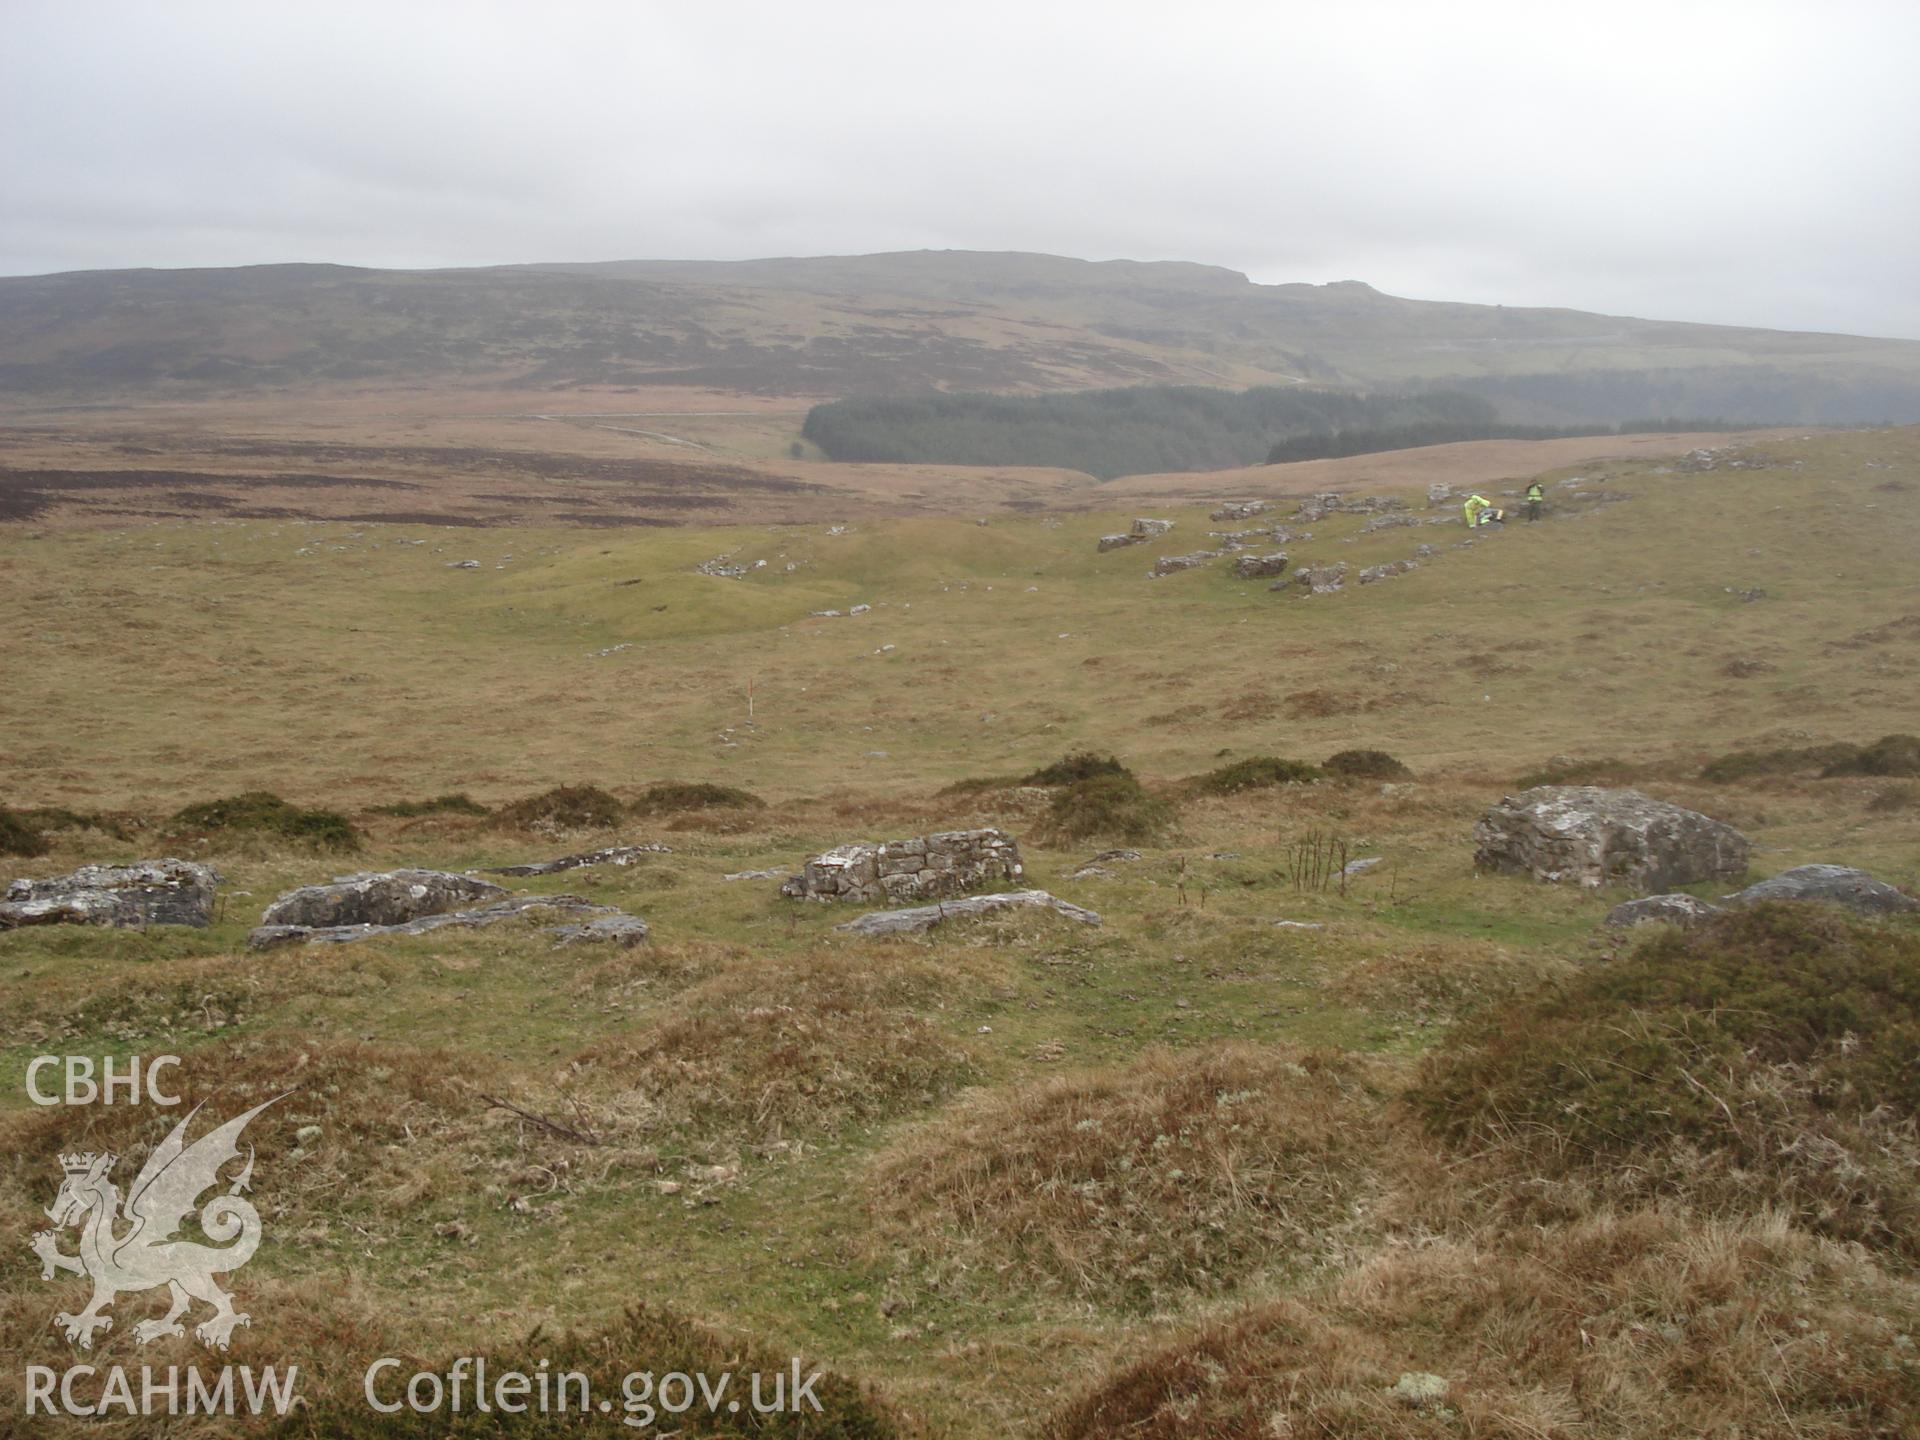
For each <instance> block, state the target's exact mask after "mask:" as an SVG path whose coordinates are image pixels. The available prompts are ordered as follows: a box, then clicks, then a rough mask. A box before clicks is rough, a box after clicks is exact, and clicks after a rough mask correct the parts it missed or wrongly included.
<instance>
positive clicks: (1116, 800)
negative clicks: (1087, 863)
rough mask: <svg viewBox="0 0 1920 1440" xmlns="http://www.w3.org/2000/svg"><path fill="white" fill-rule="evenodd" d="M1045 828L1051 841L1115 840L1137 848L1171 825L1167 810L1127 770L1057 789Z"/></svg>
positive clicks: (1158, 798) (1170, 816) (1049, 807)
mask: <svg viewBox="0 0 1920 1440" xmlns="http://www.w3.org/2000/svg"><path fill="white" fill-rule="evenodd" d="M1045 823H1046V829H1047V830H1048V832H1049V833H1050V834H1051V835H1052V836H1053V837H1054V838H1055V839H1057V840H1061V841H1069V842H1070V841H1079V840H1117V841H1122V842H1124V843H1127V844H1133V845H1141V844H1145V843H1147V842H1149V841H1152V840H1156V839H1158V838H1159V837H1160V836H1161V835H1163V834H1164V833H1165V832H1166V831H1167V829H1168V828H1169V827H1170V826H1171V825H1172V824H1173V807H1172V806H1171V805H1169V804H1168V803H1167V802H1166V801H1165V800H1162V799H1161V798H1160V797H1159V796H1157V795H1154V794H1151V793H1149V792H1148V790H1147V789H1146V787H1145V786H1143V785H1142V784H1141V783H1140V782H1139V780H1137V779H1136V778H1135V777H1134V776H1133V774H1132V773H1131V772H1130V771H1125V770H1122V771H1121V772H1120V773H1118V774H1112V773H1105V774H1096V775H1090V776H1088V777H1087V778H1086V779H1084V780H1076V781H1074V782H1073V783H1072V784H1070V785H1063V786H1061V787H1060V788H1059V789H1058V790H1056V791H1055V792H1054V796H1053V800H1052V802H1051V803H1050V804H1049V805H1048V806H1047V815H1046V822H1045Z"/></svg>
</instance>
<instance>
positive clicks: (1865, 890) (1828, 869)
mask: <svg viewBox="0 0 1920 1440" xmlns="http://www.w3.org/2000/svg"><path fill="white" fill-rule="evenodd" d="M1762 900H1824V901H1825V902H1826V903H1827V904H1829V905H1842V906H1845V907H1846V908H1847V909H1849V910H1857V911H1859V912H1860V913H1861V914H1863V915H1910V914H1913V913H1914V912H1915V911H1920V900H1915V899H1914V898H1913V897H1912V896H1911V895H1905V894H1902V893H1901V892H1900V891H1898V890H1896V889H1894V888H1893V886H1891V885H1889V884H1887V883H1886V882H1885V881H1883V880H1876V879H1874V878H1873V876H1871V875H1869V874H1867V872H1866V871H1864V870H1855V869H1852V868H1851V867H1849V866H1846V865H1796V866H1795V867H1794V868H1793V869H1791V870H1783V871H1782V872H1781V873H1780V874H1778V875H1775V876H1774V877H1773V878H1772V879H1770V880H1762V881H1761V882H1760V883H1759V884H1758V885H1749V886H1748V887H1747V888H1746V889H1744V890H1742V891H1740V892H1739V893H1738V894H1737V895H1729V896H1727V904H1729V905H1753V904H1757V903H1758V902H1760V901H1762Z"/></svg>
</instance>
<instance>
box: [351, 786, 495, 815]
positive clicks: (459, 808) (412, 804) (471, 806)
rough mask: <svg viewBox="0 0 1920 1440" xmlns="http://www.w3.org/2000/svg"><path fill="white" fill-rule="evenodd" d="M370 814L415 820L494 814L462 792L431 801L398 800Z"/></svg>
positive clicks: (379, 807)
mask: <svg viewBox="0 0 1920 1440" xmlns="http://www.w3.org/2000/svg"><path fill="white" fill-rule="evenodd" d="M369 813H371V814H374V815H391V816H393V817H394V818H396V819H400V820H413V819H417V818H419V817H420V816H422V815H489V814H491V813H492V812H491V811H490V810H488V809H487V807H486V806H484V805H482V804H481V803H480V802H479V801H477V800H474V799H472V798H471V797H469V796H468V794H467V792H466V791H464V790H462V791H460V792H459V793H457V794H454V795H436V796H434V797H433V798H432V799H431V800H397V801H395V802H394V803H393V804H391V805H375V806H374V807H373V808H372V810H371V811H370V812H369Z"/></svg>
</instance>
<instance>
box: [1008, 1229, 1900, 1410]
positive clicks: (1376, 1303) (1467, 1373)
mask: <svg viewBox="0 0 1920 1440" xmlns="http://www.w3.org/2000/svg"><path fill="white" fill-rule="evenodd" d="M1917 1315H1920V1285H1916V1284H1915V1282H1913V1281H1912V1280H1911V1279H1909V1278H1895V1277H1892V1276H1889V1275H1888V1274H1886V1273H1885V1272H1883V1271H1881V1270H1880V1269H1878V1268H1877V1267H1876V1266H1875V1265H1874V1264H1873V1262H1872V1261H1871V1260H1869V1259H1868V1258H1866V1257H1865V1256H1864V1255H1862V1254H1860V1253H1859V1252H1858V1251H1855V1250H1850V1249H1848V1248H1845V1247H1842V1246H1838V1245H1835V1244H1832V1243H1830V1242H1826V1241H1822V1240H1819V1239H1816V1238H1814V1237H1812V1236H1810V1235H1808V1234H1806V1233H1805V1232H1804V1231H1800V1230H1796V1229H1794V1228H1793V1227H1792V1226H1791V1225H1789V1224H1788V1223H1787V1222H1786V1221H1785V1220H1784V1219H1782V1218H1781V1217H1779V1216H1777V1215H1771V1216H1760V1217H1753V1218H1747V1219H1741V1220H1734V1221H1712V1220H1703V1219H1699V1218H1696V1217H1692V1216H1688V1215H1686V1214H1684V1213H1677V1212H1670V1211H1638V1212H1634V1213H1629V1214H1626V1215H1622V1216H1613V1215H1608V1214H1597V1215H1593V1216H1591V1217H1589V1218H1587V1219H1584V1220H1582V1221H1580V1222H1579V1223H1577V1224H1574V1225H1570V1226H1566V1227H1556V1228H1552V1229H1547V1230H1540V1231H1536V1230H1533V1229H1531V1228H1522V1229H1520V1230H1517V1231H1513V1232H1508V1233H1501V1234H1490V1235H1483V1236H1481V1237H1479V1238H1478V1239H1477V1240H1475V1241H1472V1242H1469V1241H1465V1240H1453V1241H1436V1242H1433V1243H1430V1244H1427V1245H1424V1246H1421V1247H1418V1248H1405V1249H1401V1248H1396V1249H1390V1250H1386V1251H1384V1252H1382V1253H1380V1254H1378V1255H1376V1256H1375V1257H1373V1258H1372V1259H1369V1260H1367V1261H1365V1262H1363V1263H1361V1264H1359V1265H1356V1266H1354V1267H1353V1268H1352V1269H1350V1270H1347V1271H1345V1272H1343V1273H1341V1274H1340V1275H1338V1276H1336V1277H1334V1278H1332V1279H1330V1280H1328V1281H1326V1282H1325V1283H1323V1284H1321V1285H1320V1286H1318V1287H1316V1288H1315V1289H1314V1290H1312V1291H1310V1292H1308V1293H1307V1294H1306V1295H1305V1296H1303V1297H1302V1298H1299V1299H1288V1300H1282V1301H1280V1302H1278V1303H1274V1304H1267V1305H1261V1306H1258V1307H1256V1308H1253V1309H1249V1310H1246V1311H1243V1312H1242V1313H1240V1314H1239V1315H1237V1316H1234V1317H1232V1318H1229V1319H1227V1320H1223V1321H1220V1322H1218V1323H1216V1324H1212V1325H1208V1326H1206V1327H1204V1328H1202V1329H1200V1330H1198V1331H1196V1332H1195V1333H1193V1334H1192V1335H1190V1336H1189V1337H1188V1338H1186V1339H1184V1340H1181V1341H1179V1342H1176V1343H1175V1344H1173V1345H1171V1346H1169V1347H1167V1348H1166V1349H1164V1350H1162V1351H1160V1352H1159V1353H1157V1354H1154V1355H1150V1356H1148V1357H1147V1358H1145V1359H1143V1360H1140V1361H1138V1362H1136V1363H1134V1364H1131V1365H1128V1366H1126V1367H1124V1368H1122V1369H1121V1370H1119V1371H1118V1372H1117V1373H1116V1374H1115V1375H1114V1376H1113V1377H1112V1378H1111V1379H1109V1380H1107V1381H1106V1382H1105V1383H1104V1384H1102V1385H1100V1386H1099V1387H1097V1388H1096V1389H1094V1390H1092V1391H1091V1392H1090V1393H1089V1394H1087V1395H1086V1396H1084V1397H1083V1398H1081V1399H1080V1400H1078V1401H1076V1402H1074V1403H1072V1404H1070V1405H1068V1406H1066V1407H1065V1408H1064V1409H1062V1410H1061V1411H1060V1412H1059V1413H1057V1414H1056V1415H1055V1416H1054V1417H1053V1419H1052V1421H1051V1422H1050V1423H1049V1424H1048V1425H1047V1426H1046V1429H1045V1434H1046V1435H1047V1436H1048V1437H1049V1440H1095V1437H1109V1436H1118V1435H1125V1436H1127V1437H1129V1440H1250V1437H1256V1436H1259V1437H1267V1436H1272V1437H1284V1436H1294V1435H1299V1436H1321V1437H1340V1440H1424V1437H1441V1436H1449V1437H1451V1436H1461V1435H1471V1436H1475V1437H1483V1440H1652V1437H1680V1436H1687V1437H1697V1436H1708V1435H1711V1436H1718V1437H1727V1440H1731V1437H1735V1436H1755V1437H1758V1436H1782V1437H1785V1436H1793V1437H1796V1440H1843V1437H1846V1440H1856V1437H1865V1436H1873V1437H1885V1440H1896V1437H1904V1436H1910V1435H1912V1434H1914V1433H1916V1428H1917V1427H1920V1351H1916V1350H1915V1349H1914V1348H1913V1347H1912V1343H1911V1333H1912V1330H1913V1326H1914V1323H1915V1318H1916V1316H1917ZM1903 1334H1904V1335H1907V1336H1908V1337H1909V1340H1908V1343H1907V1344H1906V1345H1905V1346H1904V1347H1903V1346H1901V1345H1899V1344H1898V1343H1897V1342H1896V1336H1899V1335H1903ZM1409 1372H1412V1373H1424V1374H1433V1375H1438V1376H1440V1377H1441V1378H1442V1379H1444V1380H1445V1381H1447V1383H1448V1389H1447V1393H1446V1395H1445V1396H1444V1398H1442V1399H1441V1400H1439V1401H1438V1402H1430V1403H1428V1404H1426V1405H1423V1406H1418V1407H1416V1406H1413V1405H1409V1404H1408V1403H1406V1402H1404V1401H1402V1400H1400V1399H1398V1398H1397V1397H1395V1396H1394V1395H1393V1394H1391V1393H1390V1392H1391V1388H1392V1387H1393V1385H1394V1384H1395V1382H1396V1381H1397V1380H1398V1379H1399V1377H1400V1376H1402V1375H1404V1374H1407V1373H1409Z"/></svg>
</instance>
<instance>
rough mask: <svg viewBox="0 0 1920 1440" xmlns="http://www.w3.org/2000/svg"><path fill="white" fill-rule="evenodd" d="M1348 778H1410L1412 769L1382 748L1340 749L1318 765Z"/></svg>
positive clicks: (1333, 773)
mask: <svg viewBox="0 0 1920 1440" xmlns="http://www.w3.org/2000/svg"><path fill="white" fill-rule="evenodd" d="M1320 768H1321V769H1322V770H1325V771H1326V772H1327V773H1328V774H1330V775H1339V776H1341V777H1343V778H1345V779H1348V780H1411V779H1412V778H1413V771H1411V770H1409V769H1408V768H1407V767H1406V766H1405V765H1403V764H1401V763H1400V762H1399V761H1398V760H1396V759H1394V758H1393V756H1391V755H1389V754H1388V753H1387V752H1386V751H1384V750H1342V751H1341V752H1340V753H1339V754H1337V755H1329V756H1328V757H1327V758H1326V761H1325V762H1324V763H1323V764H1322V765H1321V767H1320Z"/></svg>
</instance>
